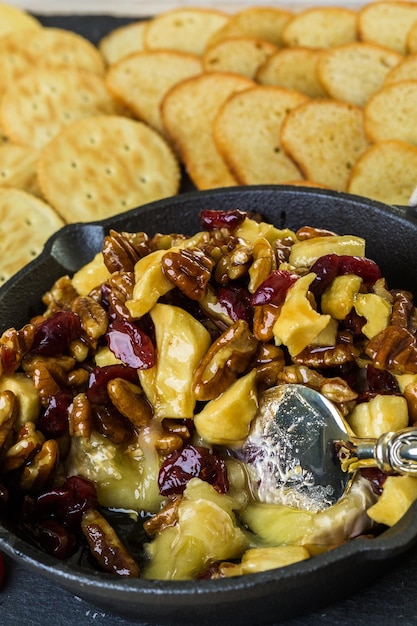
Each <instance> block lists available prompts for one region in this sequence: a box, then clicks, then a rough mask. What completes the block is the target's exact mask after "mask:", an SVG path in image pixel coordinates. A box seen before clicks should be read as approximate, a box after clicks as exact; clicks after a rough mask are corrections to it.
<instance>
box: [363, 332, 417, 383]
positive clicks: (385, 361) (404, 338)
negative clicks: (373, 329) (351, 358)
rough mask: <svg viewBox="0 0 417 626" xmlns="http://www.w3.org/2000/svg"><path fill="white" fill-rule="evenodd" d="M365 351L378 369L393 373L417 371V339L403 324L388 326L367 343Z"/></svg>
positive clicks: (413, 372) (412, 372)
mask: <svg viewBox="0 0 417 626" xmlns="http://www.w3.org/2000/svg"><path fill="white" fill-rule="evenodd" d="M365 353H366V354H367V355H368V356H369V357H371V359H372V361H373V364H374V366H375V367H376V368H378V369H385V370H388V371H390V372H392V373H393V374H416V373H417V340H416V338H415V337H414V335H413V334H412V333H410V331H408V330H407V329H406V328H403V327H402V326H393V325H391V326H388V327H387V328H385V329H384V330H382V331H381V332H380V333H378V334H377V335H375V337H373V338H372V339H371V340H370V341H369V342H368V344H367V346H366V348H365Z"/></svg>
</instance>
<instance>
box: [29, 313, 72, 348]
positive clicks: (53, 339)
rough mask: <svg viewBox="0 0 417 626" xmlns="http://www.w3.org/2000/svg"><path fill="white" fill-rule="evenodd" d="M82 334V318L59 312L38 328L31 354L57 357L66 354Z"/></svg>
mask: <svg viewBox="0 0 417 626" xmlns="http://www.w3.org/2000/svg"><path fill="white" fill-rule="evenodd" d="M80 333H81V324H80V318H79V317H78V315H77V314H76V313H73V312H72V311H57V312H56V313H53V315H51V317H48V318H46V319H45V320H44V321H43V322H41V323H40V324H38V325H37V326H36V328H35V334H34V339H33V343H32V347H31V352H32V353H33V354H42V355H44V356H55V355H56V354H60V353H62V352H64V351H65V350H66V349H67V348H68V346H69V345H70V343H71V342H72V341H74V339H76V338H77V337H79V336H80Z"/></svg>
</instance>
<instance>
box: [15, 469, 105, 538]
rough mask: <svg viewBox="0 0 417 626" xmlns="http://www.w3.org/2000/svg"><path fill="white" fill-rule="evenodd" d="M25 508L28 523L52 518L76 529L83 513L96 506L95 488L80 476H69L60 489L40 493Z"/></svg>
mask: <svg viewBox="0 0 417 626" xmlns="http://www.w3.org/2000/svg"><path fill="white" fill-rule="evenodd" d="M26 506H27V508H26V515H27V517H28V518H29V519H28V521H29V523H30V522H32V523H33V522H39V521H43V520H45V519H50V518H53V519H56V520H57V521H58V522H60V523H61V524H64V525H65V526H66V527H67V528H70V529H76V528H77V527H78V526H79V525H80V523H81V518H82V515H83V513H84V512H85V511H87V510H88V509H91V508H97V506H98V502H97V494H96V488H95V486H94V484H93V483H92V482H91V481H89V480H87V479H86V478H83V477H82V476H70V477H69V478H67V480H66V481H65V482H64V484H63V485H62V486H61V487H57V488H55V489H50V490H48V491H45V492H43V493H41V494H40V495H38V496H37V497H36V498H35V499H33V500H32V502H31V503H30V502H28V501H27V502H26Z"/></svg>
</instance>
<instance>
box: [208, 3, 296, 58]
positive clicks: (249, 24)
mask: <svg viewBox="0 0 417 626" xmlns="http://www.w3.org/2000/svg"><path fill="white" fill-rule="evenodd" d="M292 17H293V13H292V11H289V10H287V9H282V8H279V7H268V6H252V7H247V8H245V9H242V10H241V11H238V12H237V13H234V14H233V15H231V16H230V19H229V20H228V21H227V22H226V24H224V26H222V28H220V29H219V30H217V31H216V32H215V33H213V34H212V36H211V37H210V39H209V41H208V43H207V48H210V47H211V46H213V45H215V44H217V43H219V42H220V41H224V40H225V39H230V38H232V37H255V38H256V39H262V40H264V41H269V42H270V43H272V44H274V45H275V46H278V47H279V46H282V45H283V41H282V32H283V30H284V28H285V26H286V25H287V24H288V22H289V21H290V20H291V18H292Z"/></svg>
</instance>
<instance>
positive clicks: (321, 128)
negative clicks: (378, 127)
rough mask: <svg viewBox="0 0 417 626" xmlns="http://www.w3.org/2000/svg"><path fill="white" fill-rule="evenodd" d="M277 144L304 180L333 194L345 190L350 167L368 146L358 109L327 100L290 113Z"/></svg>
mask: <svg viewBox="0 0 417 626" xmlns="http://www.w3.org/2000/svg"><path fill="white" fill-rule="evenodd" d="M281 143H282V145H283V147H284V149H285V151H286V152H287V154H288V155H289V156H290V157H291V158H292V159H293V160H294V161H295V162H296V163H297V165H298V167H299V168H300V170H301V171H302V173H303V174H304V177H305V178H308V179H309V180H314V181H316V182H317V183H321V184H323V185H326V187H330V188H331V189H335V190H337V191H346V189H347V184H348V180H349V176H350V172H351V168H352V166H353V164H354V163H355V161H356V160H357V159H358V157H359V156H360V155H361V154H362V153H363V152H364V151H365V150H366V149H367V148H368V146H369V143H368V141H367V138H366V136H365V132H364V122H363V112H362V109H361V108H360V107H357V106H355V105H353V104H348V103H346V102H340V101H335V100H330V99H329V100H324V99H319V100H311V101H310V102H307V103H306V104H301V105H300V106H299V107H297V108H295V109H293V110H292V111H290V113H289V114H288V115H287V117H286V119H285V121H284V123H283V125H282V128H281Z"/></svg>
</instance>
